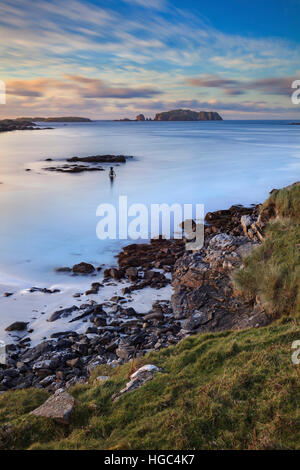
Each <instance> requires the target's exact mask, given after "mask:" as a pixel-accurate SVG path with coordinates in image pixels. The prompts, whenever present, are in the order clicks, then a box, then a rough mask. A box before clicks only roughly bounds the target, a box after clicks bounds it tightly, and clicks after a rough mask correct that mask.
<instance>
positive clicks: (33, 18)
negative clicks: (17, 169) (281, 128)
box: [0, 0, 300, 119]
mask: <svg viewBox="0 0 300 470" xmlns="http://www.w3.org/2000/svg"><path fill="white" fill-rule="evenodd" d="M299 18H300V0H263V1H261V0H252V1H250V0H226V1H224V0H214V1H213V2H209V1H204V0H198V1H197V0H185V1H182V0H175V1H172V2H171V1H167V0H119V1H115V0H106V1H105V0H103V1H99V0H98V1H80V0H65V1H61V0H53V1H46V0H39V1H38V2H36V1H33V0H14V1H10V0H2V1H1V3H0V30H1V41H0V50H1V52H0V57H1V61H0V80H2V81H4V82H5V84H6V90H7V95H6V104H5V105H0V116H1V117H17V116H30V117H31V116H66V115H77V116H85V117H90V118H92V119H93V118H99V119H110V118H122V117H130V118H134V117H135V116H136V114H138V113H144V114H145V116H146V117H148V116H149V117H153V115H154V114H155V113H156V112H160V111H164V110H168V109H175V108H189V109H194V110H213V111H218V112H219V113H220V114H221V115H222V116H223V117H224V118H225V119H226V118H228V119H296V118H298V119H299V118H300V105H293V104H292V102H291V98H290V97H291V93H292V89H291V83H292V81H293V80H295V79H300V28H299Z"/></svg>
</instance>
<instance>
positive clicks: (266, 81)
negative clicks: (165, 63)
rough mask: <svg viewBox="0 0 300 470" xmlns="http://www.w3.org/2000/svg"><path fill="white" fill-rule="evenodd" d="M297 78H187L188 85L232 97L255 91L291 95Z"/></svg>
mask: <svg viewBox="0 0 300 470" xmlns="http://www.w3.org/2000/svg"><path fill="white" fill-rule="evenodd" d="M294 80H296V77H292V76H288V77H267V78H261V79H256V80H247V81H246V80H243V81H242V80H236V79H228V78H222V77H219V76H218V75H203V76H201V77H199V78H195V77H194V78H187V79H186V83H187V84H188V85H191V86H195V87H200V88H220V89H222V91H223V92H224V93H225V94H227V95H230V96H234V95H242V94H244V93H245V92H246V91H247V90H255V91H259V92H261V93H264V94H269V95H283V96H287V95H288V96H290V95H291V84H292V82H293V81H294Z"/></svg>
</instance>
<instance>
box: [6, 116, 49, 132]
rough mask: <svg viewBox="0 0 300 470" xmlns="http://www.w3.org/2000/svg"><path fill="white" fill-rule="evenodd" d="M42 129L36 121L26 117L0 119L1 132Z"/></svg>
mask: <svg viewBox="0 0 300 470" xmlns="http://www.w3.org/2000/svg"><path fill="white" fill-rule="evenodd" d="M34 130H41V128H40V127H37V125H36V124H35V122H33V121H31V120H24V119H2V120H1V121H0V132H11V131H34Z"/></svg>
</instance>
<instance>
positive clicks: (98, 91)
mask: <svg viewBox="0 0 300 470" xmlns="http://www.w3.org/2000/svg"><path fill="white" fill-rule="evenodd" d="M6 87H7V94H9V95H14V96H27V97H32V98H34V97H36V98H37V97H39V98H40V97H47V96H50V95H51V96H58V95H61V94H64V95H65V96H70V95H73V96H75V95H76V96H77V97H80V98H87V99H90V98H94V99H98V98H117V99H121V100H126V99H131V98H151V97H153V96H156V95H160V94H162V92H161V91H160V90H158V89H155V88H153V87H150V86H144V87H127V86H121V85H119V86H109V85H107V84H106V83H105V82H104V81H103V80H100V79H96V78H95V79H92V78H87V77H84V76H81V75H65V76H64V78H63V79H61V80H53V79H50V78H38V79H33V80H9V81H7V82H6Z"/></svg>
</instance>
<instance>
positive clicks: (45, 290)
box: [28, 287, 60, 294]
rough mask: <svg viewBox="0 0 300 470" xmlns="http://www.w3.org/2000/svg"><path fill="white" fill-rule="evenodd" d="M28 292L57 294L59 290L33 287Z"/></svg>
mask: <svg viewBox="0 0 300 470" xmlns="http://www.w3.org/2000/svg"><path fill="white" fill-rule="evenodd" d="M28 292H41V293H42V294H57V293H58V292H60V290H59V289H46V287H31V288H30V289H29V290H28Z"/></svg>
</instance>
